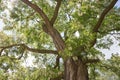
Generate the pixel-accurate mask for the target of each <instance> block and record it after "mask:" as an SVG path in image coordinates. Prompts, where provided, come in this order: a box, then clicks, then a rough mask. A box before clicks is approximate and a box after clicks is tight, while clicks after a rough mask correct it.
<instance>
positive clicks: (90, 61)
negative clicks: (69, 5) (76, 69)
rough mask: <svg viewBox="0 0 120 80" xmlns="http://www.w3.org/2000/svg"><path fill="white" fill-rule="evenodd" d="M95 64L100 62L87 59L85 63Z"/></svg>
mask: <svg viewBox="0 0 120 80" xmlns="http://www.w3.org/2000/svg"><path fill="white" fill-rule="evenodd" d="M97 62H100V60H99V59H88V60H86V61H85V63H97Z"/></svg>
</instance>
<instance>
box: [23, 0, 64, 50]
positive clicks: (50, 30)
mask: <svg viewBox="0 0 120 80" xmlns="http://www.w3.org/2000/svg"><path fill="white" fill-rule="evenodd" d="M22 1H23V2H24V3H25V4H27V5H28V6H30V7H31V8H33V9H34V10H35V11H36V12H38V13H39V14H40V16H41V17H42V18H43V20H44V21H45V24H44V26H43V30H44V31H45V32H46V33H47V34H49V35H50V36H51V37H52V39H53V42H54V44H55V46H56V48H57V50H58V51H62V50H64V48H65V43H64V41H63V39H62V37H61V35H60V33H59V32H58V31H57V30H56V29H55V28H54V27H53V25H52V24H51V22H52V21H53V22H52V23H54V21H55V20H56V18H57V14H58V10H59V7H60V4H61V1H60V0H57V1H58V3H57V6H56V9H55V10H56V11H55V12H54V15H53V18H52V19H51V22H50V21H49V18H48V17H47V15H46V14H45V13H44V12H43V10H42V9H41V8H40V7H38V6H37V5H35V4H33V3H31V2H30V1H29V0H22Z"/></svg>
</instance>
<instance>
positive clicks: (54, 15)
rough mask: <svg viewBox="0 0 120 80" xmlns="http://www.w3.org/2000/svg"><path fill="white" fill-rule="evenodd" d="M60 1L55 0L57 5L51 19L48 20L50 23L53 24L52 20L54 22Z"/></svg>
mask: <svg viewBox="0 0 120 80" xmlns="http://www.w3.org/2000/svg"><path fill="white" fill-rule="evenodd" d="M61 2H62V0H57V5H56V7H55V10H54V14H53V17H52V18H51V21H50V23H51V25H53V24H54V22H55V20H56V19H57V16H58V11H59V8H60V5H61Z"/></svg>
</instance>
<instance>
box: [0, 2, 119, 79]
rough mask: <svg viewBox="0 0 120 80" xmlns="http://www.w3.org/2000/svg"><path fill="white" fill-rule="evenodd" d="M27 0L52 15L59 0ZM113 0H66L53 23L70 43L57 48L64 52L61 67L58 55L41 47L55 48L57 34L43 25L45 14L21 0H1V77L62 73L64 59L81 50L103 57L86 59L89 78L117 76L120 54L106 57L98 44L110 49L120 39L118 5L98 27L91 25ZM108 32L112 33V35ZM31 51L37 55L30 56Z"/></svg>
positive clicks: (80, 53)
mask: <svg viewBox="0 0 120 80" xmlns="http://www.w3.org/2000/svg"><path fill="white" fill-rule="evenodd" d="M25 1H26V0H25ZM29 1H30V2H31V3H34V4H35V5H38V7H40V8H41V9H42V10H43V11H44V13H45V14H46V15H47V17H48V19H49V21H50V20H51V19H52V17H53V15H54V9H55V8H56V5H57V1H59V0H29ZM111 1H112V0H102V1H99V0H62V3H61V6H60V9H59V13H58V15H57V19H56V21H55V23H54V24H53V27H54V28H55V29H56V30H57V31H58V32H59V33H60V35H61V36H62V39H63V40H64V42H65V45H66V47H65V49H64V50H63V51H57V52H58V54H57V55H59V56H60V57H61V58H60V62H59V66H58V68H54V66H55V65H56V64H57V63H56V62H57V55H54V54H52V55H51V54H49V52H45V53H47V54H43V53H44V51H43V52H39V51H40V50H53V51H56V50H57V48H56V45H55V44H54V40H53V37H51V35H50V34H49V33H46V32H45V31H44V29H43V24H44V23H45V21H44V20H43V18H42V17H41V16H40V15H39V13H37V12H36V11H35V10H33V9H32V8H31V7H30V6H29V7H28V5H26V4H25V3H24V2H22V0H13V1H9V0H0V4H1V5H0V12H1V13H0V18H1V19H2V20H3V22H4V24H5V26H4V27H3V31H1V32H0V37H1V39H0V50H1V51H0V79H1V80H8V79H9V80H50V79H51V78H55V77H57V76H58V75H61V74H62V73H63V71H64V69H63V68H64V67H63V64H64V63H63V62H64V60H66V59H67V58H69V57H71V56H73V57H76V56H77V57H78V56H80V57H81V58H82V60H84V61H87V60H89V59H98V58H99V59H100V62H99V63H95V64H91V63H88V64H87V65H88V67H89V69H88V71H89V77H90V79H91V80H95V79H96V80H110V78H111V80H119V79H120V77H119V76H120V75H119V73H120V71H119V68H120V60H119V59H120V58H119V57H120V56H119V55H117V54H113V55H112V57H111V59H109V60H106V59H104V54H103V53H102V52H101V51H100V50H99V49H109V48H110V46H111V45H113V44H114V41H119V40H120V36H119V35H118V34H119V32H120V27H119V25H120V17H119V16H120V8H116V7H113V9H111V11H109V12H108V14H107V15H106V16H105V18H104V20H103V22H102V24H101V27H100V28H99V29H98V30H97V32H95V31H93V29H94V26H95V25H96V24H97V22H98V20H99V18H100V15H101V14H102V11H103V10H104V9H105V8H106V7H107V6H108V5H109V4H110V2H111ZM8 32H9V33H8ZM108 36H113V37H114V40H113V38H111V37H108ZM14 44H15V45H14ZM17 44H18V45H17ZM19 44H20V45H19ZM23 44H25V45H26V46H25V45H23ZM118 44H120V42H119V43H118ZM10 45H11V46H10ZM6 46H7V47H6ZM118 46H119V45H118ZM38 49H39V50H38ZM40 53H42V54H40ZM50 53H52V52H50ZM118 53H119V52H118ZM55 54H56V53H55ZM31 57H34V58H33V60H32V59H29V58H31ZM27 60H28V61H29V62H32V63H30V64H32V66H27V65H28V64H29V62H28V63H27V64H25V62H26V61H27ZM23 64H25V65H23Z"/></svg>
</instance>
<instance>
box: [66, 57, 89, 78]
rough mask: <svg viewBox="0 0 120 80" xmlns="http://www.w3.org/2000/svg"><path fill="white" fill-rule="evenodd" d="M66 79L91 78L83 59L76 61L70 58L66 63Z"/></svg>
mask: <svg viewBox="0 0 120 80" xmlns="http://www.w3.org/2000/svg"><path fill="white" fill-rule="evenodd" d="M64 66H65V73H64V80H89V78H88V70H87V66H86V64H84V63H83V61H82V60H80V59H79V60H77V61H74V60H73V59H72V58H69V59H67V60H66V61H65V63H64Z"/></svg>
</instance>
